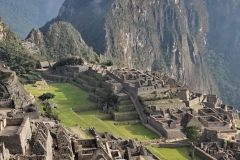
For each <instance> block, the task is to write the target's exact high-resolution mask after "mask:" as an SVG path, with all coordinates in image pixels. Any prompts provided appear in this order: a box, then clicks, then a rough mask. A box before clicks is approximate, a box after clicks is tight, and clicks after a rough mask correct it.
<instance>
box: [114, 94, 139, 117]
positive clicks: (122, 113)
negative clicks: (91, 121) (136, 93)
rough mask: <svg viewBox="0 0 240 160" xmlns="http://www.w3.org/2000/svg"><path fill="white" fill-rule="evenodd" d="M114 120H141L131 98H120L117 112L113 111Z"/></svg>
mask: <svg viewBox="0 0 240 160" xmlns="http://www.w3.org/2000/svg"><path fill="white" fill-rule="evenodd" d="M112 115H113V119H114V120H135V119H139V115H138V113H137V111H136V110H135V106H134V104H133V101H132V100H131V99H130V96H125V97H124V98H123V97H121V98H120V97H119V101H118V105H117V106H116V111H112Z"/></svg>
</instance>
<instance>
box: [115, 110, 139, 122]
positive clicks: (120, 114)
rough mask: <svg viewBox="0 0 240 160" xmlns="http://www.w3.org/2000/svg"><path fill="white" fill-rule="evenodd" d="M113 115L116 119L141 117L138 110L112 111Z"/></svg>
mask: <svg viewBox="0 0 240 160" xmlns="http://www.w3.org/2000/svg"><path fill="white" fill-rule="evenodd" d="M112 115H113V119H114V120H115V121H122V120H134V119H139V116H138V113H137V112H136V111H129V112H117V111H112Z"/></svg>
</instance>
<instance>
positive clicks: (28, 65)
mask: <svg viewBox="0 0 240 160" xmlns="http://www.w3.org/2000/svg"><path fill="white" fill-rule="evenodd" d="M0 26H1V27H3V31H2V33H3V35H4V37H3V39H2V40H0V61H3V63H5V64H6V65H7V66H10V68H11V69H12V70H14V71H16V73H17V74H23V73H26V72H29V71H31V70H34V69H35V67H36V64H37V59H38V58H37V56H36V55H33V54H32V53H30V52H29V51H28V50H26V49H25V48H24V47H23V46H22V45H21V40H20V39H19V38H18V37H17V36H16V35H15V33H13V31H11V30H10V29H9V28H8V27H7V26H6V25H5V24H4V23H2V22H1V20H0Z"/></svg>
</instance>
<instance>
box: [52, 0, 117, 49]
mask: <svg viewBox="0 0 240 160" xmlns="http://www.w3.org/2000/svg"><path fill="white" fill-rule="evenodd" d="M113 1H114V0H65V2H64V3H63V5H62V7H61V8H60V11H59V15H58V17H57V18H56V19H55V20H60V21H67V22H70V23H71V24H72V25H73V26H74V27H75V28H76V29H77V30H78V31H80V33H81V35H82V37H83V39H84V41H85V42H86V44H88V45H89V46H92V47H93V48H94V51H95V52H97V53H104V52H105V49H106V39H105V34H106V32H105V21H106V15H107V13H108V11H110V10H111V5H112V3H113Z"/></svg>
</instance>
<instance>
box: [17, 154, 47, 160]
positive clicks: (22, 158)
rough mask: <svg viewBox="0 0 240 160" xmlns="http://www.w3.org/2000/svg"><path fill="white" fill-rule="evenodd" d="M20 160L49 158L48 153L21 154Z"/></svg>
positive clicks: (43, 159)
mask: <svg viewBox="0 0 240 160" xmlns="http://www.w3.org/2000/svg"><path fill="white" fill-rule="evenodd" d="M18 160H48V159H47V157H46V155H21V156H18Z"/></svg>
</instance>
